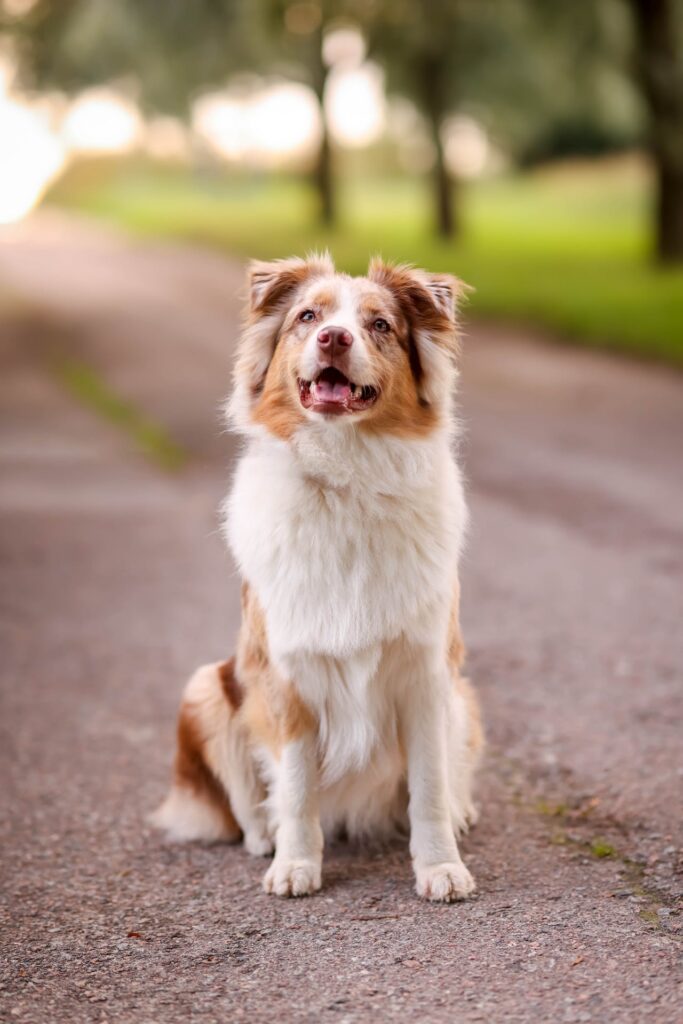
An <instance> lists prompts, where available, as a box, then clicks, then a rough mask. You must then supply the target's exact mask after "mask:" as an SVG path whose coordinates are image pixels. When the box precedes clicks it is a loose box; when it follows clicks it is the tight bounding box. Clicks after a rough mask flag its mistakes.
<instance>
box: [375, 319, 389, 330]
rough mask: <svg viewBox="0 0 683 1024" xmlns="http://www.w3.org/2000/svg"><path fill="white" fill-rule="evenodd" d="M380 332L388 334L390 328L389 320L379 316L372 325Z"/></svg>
mask: <svg viewBox="0 0 683 1024" xmlns="http://www.w3.org/2000/svg"><path fill="white" fill-rule="evenodd" d="M372 326H373V327H374V328H375V330H376V331H379V333H380V334H386V333H387V331H388V330H389V322H388V321H387V320H385V319H384V317H381V316H378V317H377V319H376V320H375V321H374V323H373V325H372Z"/></svg>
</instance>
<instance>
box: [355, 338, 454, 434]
mask: <svg viewBox="0 0 683 1024" xmlns="http://www.w3.org/2000/svg"><path fill="white" fill-rule="evenodd" d="M384 379H386V380H387V381H388V384H387V388H386V390H385V391H384V392H383V394H382V395H381V397H380V400H379V401H378V402H377V405H376V406H373V407H372V408H371V409H370V410H369V411H368V412H367V413H366V414H365V415H364V417H363V419H362V420H361V421H360V422H359V424H358V426H359V429H360V430H364V431H367V432H368V433H372V434H390V435H392V436H393V437H405V438H420V437H425V436H426V435H427V434H429V433H430V432H431V431H432V430H434V428H435V427H436V426H437V425H438V422H439V417H438V414H437V412H436V411H435V410H434V409H433V408H432V407H431V406H429V405H425V404H424V403H423V402H421V401H420V396H419V394H418V390H417V387H416V383H415V379H414V377H413V373H412V370H411V367H410V363H409V361H408V359H407V358H406V357H404V359H403V362H402V365H398V366H394V367H393V368H392V369H391V371H390V372H389V373H387V374H386V377H385V378H384Z"/></svg>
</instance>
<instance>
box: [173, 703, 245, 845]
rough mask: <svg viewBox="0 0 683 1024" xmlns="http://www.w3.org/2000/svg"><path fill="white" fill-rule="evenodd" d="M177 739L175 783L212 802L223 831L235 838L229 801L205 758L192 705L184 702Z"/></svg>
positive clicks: (236, 834) (236, 831) (235, 824)
mask: <svg viewBox="0 0 683 1024" xmlns="http://www.w3.org/2000/svg"><path fill="white" fill-rule="evenodd" d="M177 740H178V745H177V749H176V758H175V765H174V769H175V778H176V782H177V784H178V785H179V786H181V787H187V788H188V789H190V790H191V791H192V792H193V793H194V794H195V795H196V796H198V797H199V798H200V799H203V800H204V801H205V802H206V803H208V804H211V805H212V806H213V807H214V808H215V809H216V810H217V811H218V813H219V814H220V815H221V817H222V818H223V821H224V823H225V827H226V830H227V831H228V832H229V833H231V834H232V835H234V836H235V838H238V837H239V835H240V834H241V831H240V827H239V825H238V824H237V821H236V820H235V816H234V814H233V813H232V807H231V806H230V800H229V799H228V796H227V794H226V792H225V790H224V789H223V787H222V786H221V784H220V782H219V781H218V779H217V778H216V777H215V776H214V774H213V772H212V771H211V769H210V768H209V766H208V765H207V763H206V761H205V760H204V752H203V746H204V737H203V736H202V735H201V730H200V729H199V727H198V723H197V719H196V715H195V712H194V709H193V708H192V705H191V704H183V705H182V706H181V708H180V715H179V717H178V730H177Z"/></svg>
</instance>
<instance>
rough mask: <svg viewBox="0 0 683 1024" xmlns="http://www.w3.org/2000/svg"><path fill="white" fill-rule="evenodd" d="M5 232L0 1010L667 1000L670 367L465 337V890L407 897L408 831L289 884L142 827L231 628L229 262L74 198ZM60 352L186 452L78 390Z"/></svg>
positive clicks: (282, 1010)
mask: <svg viewBox="0 0 683 1024" xmlns="http://www.w3.org/2000/svg"><path fill="white" fill-rule="evenodd" d="M3 231H4V233H3V234H2V235H0V344H1V346H2V348H1V358H2V372H1V373H0V425H1V428H2V429H1V431H0V475H1V486H0V566H1V570H2V591H1V598H0V600H1V604H0V631H1V632H0V649H1V650H2V658H1V660H0V672H1V673H2V718H1V730H2V736H1V739H0V744H1V746H0V760H1V764H2V779H3V784H2V787H0V810H1V824H0V830H1V836H2V844H3V854H2V866H1V871H2V897H1V899H2V909H1V917H0V924H1V928H2V959H1V961H0V1020H1V1021H3V1022H4V1021H20V1022H21V1021H27V1022H36V1024H52V1022H67V1021H68V1022H70V1024H81V1022H91V1021H92V1022H106V1021H110V1022H112V1024H113V1022H117V1024H124V1022H136V1024H175V1022H188V1021H189V1022H194V1021H197V1022H201V1024H205V1022H206V1024H210V1022H217V1024H218V1022H221V1024H223V1022H227V1021H229V1022H232V1021H240V1020H244V1021H249V1022H261V1021H264V1022H265V1021H288V1022H289V1021H292V1022H298V1021H306V1022H308V1021H310V1022H320V1021H323V1022H339V1024H343V1022H356V1021H365V1020H376V1021H426V1022H432V1021H434V1022H441V1021H444V1022H445V1021H449V1022H452V1021H457V1022H470V1021H483V1022H503V1021H504V1022H506V1024H514V1022H518V1021H519V1022H531V1021H534V1022H538V1021H541V1022H542V1021H552V1022H571V1021H604V1020H609V1021H611V1022H617V1024H622V1022H623V1024H626V1022H629V1024H630V1022H633V1024H641V1022H643V1021H648V1022H650V1021H651V1022H662V1024H665V1022H666V1024H674V1022H676V1024H678V1022H680V1021H681V1020H683V964H682V962H681V940H682V939H683V915H681V896H682V895H683V860H682V858H683V854H682V852H681V846H682V845H683V797H682V793H683V743H682V742H681V737H682V735H683V686H682V681H681V675H682V671H683V670H682V666H683V631H682V630H681V618H682V614H681V613H682V603H683V602H682V600H681V586H680V584H681V577H682V570H683V543H682V542H683V520H682V513H681V510H682V509H683V474H682V472H681V451H682V442H683V378H681V377H680V376H676V375H674V374H672V373H669V372H667V371H665V370H663V369H659V368H654V367H649V366H644V365H640V364H637V363H629V362H621V361H618V360H616V359H613V358H611V357H607V356H603V355H599V354H594V353H589V352H583V351H580V350H576V349H572V348H565V347H563V346H560V345H552V344H548V343H544V341H543V340H542V339H539V338H533V337H530V336H529V334H528V333H525V332H520V331H512V330H510V331H508V330H502V329H500V328H495V329H494V328H489V327H484V326H481V325H477V326H474V325H471V326H470V327H469V330H468V338H467V341H466V345H465V349H466V354H465V357H464V363H463V373H462V382H461V395H462V399H461V412H462V418H463V422H464V427H465V438H464V442H463V451H462V456H463V460H464V462H465V466H466V472H467V477H468V480H469V490H470V496H471V506H472V515H473V527H472V531H471V538H470V544H469V547H468V551H467V555H466V561H465V571H464V581H463V589H464V597H463V602H464V604H463V613H464V627H465V630H466V634H465V635H466V639H467V641H468V646H469V659H468V670H469V673H470V675H471V676H472V678H473V680H474V681H475V682H476V684H477V686H478V688H479V692H480V694H481V698H482V701H483V705H484V710H485V718H486V723H487V731H488V739H489V749H488V756H487V760H486V766H485V770H484V772H483V774H482V778H481V783H480V786H479V793H480V802H481V805H482V819H481V823H480V825H479V826H478V827H477V828H476V830H475V831H474V832H473V833H472V835H471V836H470V837H469V838H467V840H466V841H465V843H464V853H465V856H466V859H467V861H468V863H469V865H470V867H471V868H472V870H473V871H474V873H475V875H476V877H477V880H478V884H479V893H478V896H477V897H476V898H475V899H474V900H472V901H471V902H468V903H465V904H458V905H453V906H444V907H438V906H429V905H425V904H422V903H421V902H420V901H419V900H418V899H417V898H416V897H415V896H414V894H413V892H412V883H411V869H410V865H409V861H408V856H407V851H406V850H405V849H403V848H401V847H400V846H395V847H391V848H389V849H382V850H380V849H378V850H365V851H358V850H353V849H348V848H347V847H345V846H343V845H339V846H338V847H333V848H331V849H329V850H328V852H327V859H326V870H325V879H324V888H323V891H322V893H321V894H320V895H319V896H316V897H312V898H310V899H307V900H303V901H289V902H288V901H280V900H277V899H274V898H272V897H268V896H266V895H264V894H262V893H261V891H260V888H259V879H260V876H261V874H262V873H263V870H264V864H263V863H262V862H259V861H256V860H254V859H252V858H250V857H249V856H248V855H247V854H245V853H244V852H243V851H242V850H241V849H237V848H231V847H226V846H204V847H202V846H192V847H174V846H169V845H165V844H164V843H163V842H162V841H161V840H160V838H159V837H158V836H157V834H156V833H154V832H153V831H151V830H150V829H149V828H148V826H147V825H146V823H145V815H146V814H147V812H148V811H149V810H151V809H152V808H153V807H154V806H155V805H156V804H157V802H158V801H159V800H160V798H161V797H162V795H163V793H164V789H165V786H166V783H167V779H168V773H169V764H170V760H171V756H172V743H173V727H174V715H175V710H176V705H177V701H178V696H179V693H180V689H181V686H182V683H183V680H184V678H185V677H186V676H187V674H188V673H189V672H190V671H191V669H192V668H193V667H194V666H195V665H197V664H198V663H199V662H202V661H206V660H209V659H213V658H220V657H223V656H224V655H225V654H226V653H228V652H229V651H230V649H231V647H232V643H233V639H234V634H235V629H236V623H237V614H238V592H237V591H238V588H237V580H236V578H235V575H234V570H233V567H232V566H231V564H230V562H229V559H228V556H227V554H226V553H225V552H224V550H223V548H222V545H221V542H220V540H219V538H218V536H217V520H216V507H217V504H218V501H219V499H220V496H221V493H222V491H223V490H224V489H225V486H226V482H227V478H228V474H229V471H230V463H231V460H232V458H233V456H234V450H235V449H234V444H235V443H234V441H233V440H232V439H230V438H229V437H226V436H225V435H223V434H221V432H220V427H219V418H218V408H219V403H220V400H221V398H222V396H223V395H224V393H225V392H226V390H227V387H228V374H229V365H230V358H231V350H232V347H233V345H234V340H235V334H236V329H237V323H238V315H239V292H240V291H241V287H242V271H241V268H240V266H239V264H238V263H237V262H230V261H227V260H224V259H223V258H222V257H219V256H217V255H214V254H210V253H206V252H203V251H201V250H195V249H191V248H182V247H162V246H160V245H157V244H151V243H144V244H142V243H133V242H131V241H128V240H126V239H125V238H124V237H123V236H121V235H118V234H116V233H114V232H109V231H105V230H104V229H101V228H99V227H98V228H95V227H93V226H90V225H88V224H85V223H79V222H76V221H72V220H65V219H64V218H62V217H60V216H57V215H55V214H50V215H48V214H42V215H40V216H38V217H36V218H35V219H34V220H32V221H28V222H26V223H24V224H22V225H20V226H18V227H14V228H6V229H3ZM3 296H4V297H3ZM66 359H70V360H76V361H77V362H78V363H79V365H81V364H83V365H87V366H88V367H90V368H91V369H92V370H93V371H94V372H95V373H97V374H98V375H99V377H100V378H101V380H103V381H105V382H106V385H107V387H108V388H109V389H110V390H111V391H112V392H114V393H116V394H118V395H120V396H123V397H125V398H126V399H127V400H128V401H129V402H131V403H134V405H135V406H136V407H137V408H138V409H139V410H140V411H141V412H143V413H144V414H145V415H146V416H147V417H149V418H151V419H153V420H154V421H155V422H156V423H157V424H159V425H161V426H163V428H164V429H165V430H166V431H167V432H168V435H169V436H170V437H172V438H173V439H174V440H175V441H176V442H177V443H178V444H179V445H182V446H183V448H184V449H185V450H186V451H187V453H188V459H187V462H186V465H185V467H184V468H183V469H182V470H181V471H179V472H176V473H170V472H167V471H164V470H163V469H162V468H161V467H160V466H158V465H157V464H156V463H155V462H154V460H153V459H150V458H148V457H146V456H145V455H143V454H142V453H141V452H140V451H139V450H138V449H137V448H136V445H135V443H134V442H133V441H132V440H131V438H130V437H129V435H128V434H127V433H126V432H125V431H123V430H121V429H119V428H118V427H117V426H115V425H114V424H113V423H111V422H108V421H107V419H106V418H104V417H102V416H100V415H98V414H96V413H95V412H94V411H93V410H92V409H90V408H88V407H87V406H86V405H84V404H83V403H82V402H81V401H78V400H77V399H76V398H75V397H74V395H73V394H72V393H71V392H70V391H69V389H68V388H67V387H65V385H64V383H63V380H62V375H61V373H60V367H61V366H62V365H63V364H64V360H66Z"/></svg>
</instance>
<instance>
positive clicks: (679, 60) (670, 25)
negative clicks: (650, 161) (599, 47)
mask: <svg viewBox="0 0 683 1024" xmlns="http://www.w3.org/2000/svg"><path fill="white" fill-rule="evenodd" d="M676 3H677V0H631V6H632V8H633V11H634V15H635V22H636V28H637V40H638V64H639V68H638V70H639V74H640V80H641V83H642V89H643V93H644V95H645V99H646V101H647V105H648V109H649V111H650V145H651V149H652V155H653V157H654V160H655V165H656V172H657V200H656V220H655V230H656V246H657V255H658V257H659V259H660V260H662V261H663V262H667V263H673V262H680V261H683V70H682V68H683V53H679V52H678V50H680V49H681V45H680V39H681V32H683V29H682V30H681V31H677V28H678V26H676V24H675V18H676V12H675V6H676Z"/></svg>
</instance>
